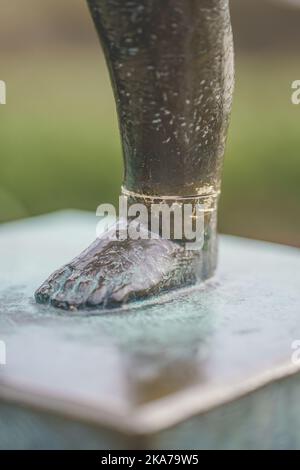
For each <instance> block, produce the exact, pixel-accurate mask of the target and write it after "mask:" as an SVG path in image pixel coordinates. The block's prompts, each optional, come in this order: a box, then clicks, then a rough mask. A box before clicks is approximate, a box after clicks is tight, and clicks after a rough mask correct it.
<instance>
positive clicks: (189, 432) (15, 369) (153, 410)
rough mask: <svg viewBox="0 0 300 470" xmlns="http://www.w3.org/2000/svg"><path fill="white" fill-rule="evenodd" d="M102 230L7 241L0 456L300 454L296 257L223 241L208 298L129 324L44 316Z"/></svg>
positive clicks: (143, 314)
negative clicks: (62, 280) (54, 292)
mask: <svg viewBox="0 0 300 470" xmlns="http://www.w3.org/2000/svg"><path fill="white" fill-rule="evenodd" d="M96 222H97V220H96V218H95V217H93V216H91V215H89V214H85V213H60V214H53V215H49V216H43V217H40V218H37V219H32V220H27V221H21V222H16V223H11V224H6V225H3V226H2V227H1V228H0V259H1V273H0V300H1V305H0V340H2V341H5V343H6V347H7V365H6V366H0V448H15V447H18V448H103V447H104V448H105V447H109V448H118V447H119V448H120V447H121V448H124V447H126V448H130V447H142V448H145V447H147V448H161V447H167V448H185V447H187V448H198V447H199V448H298V447H299V448H300V435H299V428H300V427H299V425H300V409H299V405H298V395H299V392H300V383H299V375H298V374H297V371H298V368H299V366H297V365H294V364H293V363H292V361H291V355H292V352H293V350H292V348H291V346H292V343H293V341H294V340H297V339H300V322H299V314H300V289H299V286H300V253H299V250H297V249H293V248H287V247H282V246H276V245H272V244H267V243H262V242H256V241H249V240H244V239H238V238H233V237H224V236H223V237H221V243H220V266H219V269H218V272H217V276H216V277H215V278H214V279H212V280H211V281H209V282H208V283H206V284H204V285H203V286H202V287H199V288H193V289H189V290H183V291H178V292H177V293H176V294H168V295H166V296H164V297H160V298H158V299H156V302H153V301H147V302H141V303H137V304H133V305H131V306H127V307H126V308H125V309H123V310H122V313H121V310H115V311H111V312H108V313H103V311H97V310H96V311H95V312H93V313H92V314H91V315H90V316H87V315H86V313H85V312H81V313H80V312H77V313H74V314H70V312H63V311H60V310H56V309H54V308H51V307H49V306H41V305H37V304H36V303H35V302H34V299H33V298H32V292H33V290H34V288H35V286H36V285H38V284H39V283H40V281H41V280H42V279H43V278H44V277H46V275H47V274H49V272H51V271H52V270H53V269H54V268H55V266H56V265H58V264H60V263H63V262H65V261H67V260H68V259H69V258H70V257H72V256H73V255H75V254H76V253H77V252H78V251H80V249H82V248H84V246H86V245H87V244H88V243H89V242H90V241H91V240H92V239H93V238H94V233H95V227H96ZM46 245H47V246H48V247H49V248H48V251H47V252H45V246H46ZM97 313H99V314H97ZM294 374H295V375H294ZM263 386H265V387H264V388H263ZM79 441H80V442H79Z"/></svg>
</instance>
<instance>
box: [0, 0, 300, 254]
mask: <svg viewBox="0 0 300 470" xmlns="http://www.w3.org/2000/svg"><path fill="white" fill-rule="evenodd" d="M231 4H232V19H233V28H234V36H235V45H236V91H235V99H234V108H233V114H232V122H231V127H230V134H229V140H228V146H227V154H226V160H225V168H224V179H223V189H222V199H221V205H220V213H219V227H220V231H222V232H226V233H233V234H238V235H242V236H248V237H253V238H260V239H265V240H270V241H275V242H280V243H287V244H291V245H296V246H300V236H299V233H300V217H299V215H300V211H299V202H300V105H299V106H295V105H292V103H291V93H292V91H291V83H292V82H293V81H294V80H297V79H298V80H299V79H300V61H299V55H300V9H299V10H298V9H296V8H293V7H288V6H285V5H284V4H283V3H282V4H281V3H280V2H278V3H277V2H275V1H274V2H271V1H267V0H265V1H263V0H260V1H256V0H248V1H247V0H232V2H231ZM0 9H1V11H0V25H1V28H0V79H1V80H5V81H6V84H7V104H6V105H1V106H0V152H1V153H0V155H1V156H0V222H4V221H8V220H13V219H17V218H21V217H28V216H31V215H36V214H41V213H44V212H49V211H54V210H57V209H62V208H80V209H88V210H92V211H95V210H96V207H97V206H98V205H99V204H101V203H103V202H115V203H116V201H117V198H118V195H119V187H120V183H121V179H122V158H121V149H120V143H119V135H118V129H117V120H116V113H115V108H114V102H113V97H112V92H111V88H110V83H109V79H108V74H107V71H106V67H105V64H104V62H103V56H102V52H101V49H100V47H99V44H98V40H97V37H96V33H95V31H94V29H93V25H92V22H91V20H90V17H89V14H88V11H87V7H86V4H85V1H84V0H64V1H61V0H43V1H42V2H41V1H40V0H26V2H20V0H0Z"/></svg>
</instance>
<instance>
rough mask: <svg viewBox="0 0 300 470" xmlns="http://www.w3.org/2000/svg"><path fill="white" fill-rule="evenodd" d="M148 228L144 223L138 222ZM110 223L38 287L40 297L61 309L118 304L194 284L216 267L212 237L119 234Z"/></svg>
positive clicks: (40, 299)
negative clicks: (189, 243) (190, 240)
mask: <svg viewBox="0 0 300 470" xmlns="http://www.w3.org/2000/svg"><path fill="white" fill-rule="evenodd" d="M142 230H144V231H145V232H148V229H147V228H142ZM113 233H115V232H114V229H111V230H109V231H108V232H105V233H104V234H103V235H102V236H100V237H99V238H97V239H96V240H95V241H94V242H93V243H92V244H91V245H90V246H89V247H88V248H87V249H86V250H85V251H84V252H83V253H81V254H80V255H79V256H77V257H76V258H75V259H74V260H73V261H71V262H70V263H68V264H67V265H65V266H64V267H62V268H61V269H58V270H57V271H56V272H55V273H53V274H52V275H51V276H50V277H49V278H48V279H47V280H46V281H45V282H44V283H43V284H42V286H41V287H40V288H39V289H38V290H37V291H36V293H35V298H36V301H37V302H38V303H43V304H51V305H53V306H54V307H58V308H62V309H65V310H79V309H89V308H113V307H119V306H121V305H123V304H124V303H127V302H129V301H134V300H139V299H146V298H149V297H150V296H153V295H159V294H161V293H164V292H167V291H170V290H172V289H178V288H180V287H185V286H188V285H192V284H195V283H197V282H200V281H203V280H205V279H207V278H209V277H210V276H211V275H212V273H213V271H214V269H215V253H214V255H213V254H212V251H213V252H215V249H216V248H215V241H214V240H212V239H210V240H208V238H209V236H208V235H207V236H206V239H207V240H206V243H205V244H204V247H203V249H202V250H200V251H199V250H196V251H193V250H186V249H185V245H184V244H183V243H180V242H175V241H171V240H167V239H163V238H161V237H160V238H158V239H151V238H150V232H148V233H149V238H148V239H139V240H131V239H127V240H118V239H115V237H114V236H113Z"/></svg>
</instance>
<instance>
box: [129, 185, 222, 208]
mask: <svg viewBox="0 0 300 470" xmlns="http://www.w3.org/2000/svg"><path fill="white" fill-rule="evenodd" d="M121 193H122V196H126V197H127V198H128V200H129V201H130V203H132V204H146V205H147V206H149V205H151V204H168V205H171V204H192V205H196V204H198V205H201V206H203V209H204V211H205V212H214V211H216V210H217V204H218V198H219V196H220V191H215V192H212V193H206V194H197V195H196V196H157V195H153V196H150V195H148V194H141V193H136V192H134V191H129V190H128V189H126V188H125V187H124V186H122V187H121Z"/></svg>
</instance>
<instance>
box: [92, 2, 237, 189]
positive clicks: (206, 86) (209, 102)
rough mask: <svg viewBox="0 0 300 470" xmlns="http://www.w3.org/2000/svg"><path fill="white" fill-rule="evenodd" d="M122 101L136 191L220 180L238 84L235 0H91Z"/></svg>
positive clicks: (130, 178)
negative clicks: (232, 1)
mask: <svg viewBox="0 0 300 470" xmlns="http://www.w3.org/2000/svg"><path fill="white" fill-rule="evenodd" d="M88 4H89V7H90V10H91V13H92V16H93V19H94V22H95V26H96V28H97V31H98V35H99V37H100V39H101V43H102V45H103V48H104V52H105V56H106V60H107V64H108V67H109V71H110V75H111V81H112V86H113V90H114V94H115V100H116V105H117V111H118V117H119V125H120V131H121V138H122V145H123V153H124V161H125V175H124V185H125V187H126V188H127V189H128V190H129V191H134V192H137V193H140V194H147V195H157V196H196V195H199V194H200V195H202V194H204V195H205V194H208V195H211V194H213V195H214V194H215V193H216V192H217V191H218V190H219V189H220V177H221V169H222V164H223V156H224V146H225V140H226V137H227V127H228V119H229V115H230V110H231V101H232V89H233V75H234V70H233V43H232V32H231V23H230V15H229V2H228V0H164V1H163V2H162V1H161V0H143V1H141V0H130V1H128V0H88Z"/></svg>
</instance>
